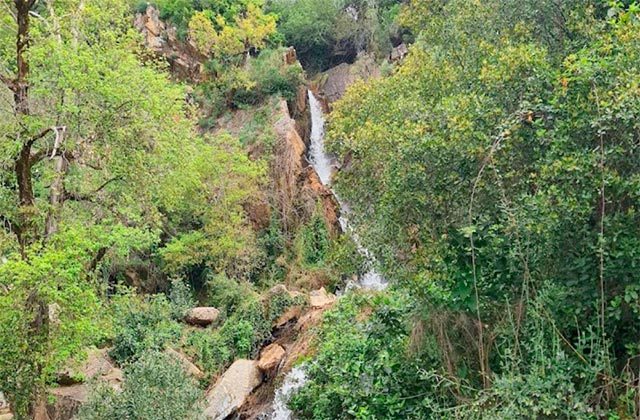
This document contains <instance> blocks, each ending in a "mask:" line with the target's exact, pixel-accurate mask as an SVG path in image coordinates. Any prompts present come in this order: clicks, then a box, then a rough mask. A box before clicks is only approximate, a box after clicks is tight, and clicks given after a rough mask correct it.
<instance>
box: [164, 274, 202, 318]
mask: <svg viewBox="0 0 640 420" xmlns="http://www.w3.org/2000/svg"><path fill="white" fill-rule="evenodd" d="M169 301H170V302H171V315H172V316H173V318H174V319H176V320H181V319H183V318H184V317H185V315H186V314H187V312H188V311H189V309H191V308H193V307H194V306H195V305H196V300H195V299H194V298H193V292H192V290H191V288H190V287H189V285H188V284H187V283H186V282H185V281H184V280H183V279H180V278H174V279H172V280H171V290H170V291H169Z"/></svg>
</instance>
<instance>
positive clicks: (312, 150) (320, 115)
mask: <svg viewBox="0 0 640 420" xmlns="http://www.w3.org/2000/svg"><path fill="white" fill-rule="evenodd" d="M308 94H309V109H310V111H311V141H310V143H311V144H310V146H309V163H311V166H312V167H313V169H315V170H316V173H317V174H318V177H319V178H320V182H322V184H323V185H326V186H327V187H329V188H331V176H332V175H333V172H334V170H335V167H336V160H335V159H334V158H333V157H332V156H330V155H329V154H328V153H327V152H326V151H325V149H324V123H325V119H324V112H323V111H322V104H321V103H320V101H318V99H317V98H316V97H315V95H314V94H313V92H311V91H309V93H308ZM331 192H332V193H333V196H334V197H335V198H336V201H337V202H338V205H339V206H340V218H339V219H338V221H339V222H340V227H341V228H342V231H343V232H345V233H346V234H347V235H349V236H350V237H351V239H352V240H353V242H355V244H356V246H357V247H358V251H359V252H360V254H362V255H363V256H364V257H365V260H366V261H367V265H368V271H367V272H366V273H365V274H363V275H362V276H360V278H359V279H358V284H357V285H355V286H356V287H361V288H363V289H368V290H383V289H384V288H386V287H387V282H386V281H385V279H384V277H382V275H381V274H380V273H378V272H377V271H376V269H375V266H376V265H377V261H376V259H375V256H374V255H373V254H372V253H371V252H370V251H369V250H368V249H367V248H365V247H364V246H363V245H362V242H361V241H360V237H359V236H358V234H357V233H356V231H355V229H354V228H353V226H351V225H350V224H349V219H348V216H349V213H350V212H351V210H350V208H349V205H348V204H347V203H345V202H344V201H342V200H341V199H340V197H339V196H338V194H337V193H336V192H335V191H334V190H333V189H331Z"/></svg>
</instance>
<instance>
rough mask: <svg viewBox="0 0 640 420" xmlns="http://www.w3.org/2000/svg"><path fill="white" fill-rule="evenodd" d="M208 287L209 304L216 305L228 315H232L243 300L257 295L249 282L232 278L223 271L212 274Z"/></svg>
mask: <svg viewBox="0 0 640 420" xmlns="http://www.w3.org/2000/svg"><path fill="white" fill-rule="evenodd" d="M206 288H207V302H208V304H209V305H211V306H215V307H216V308H218V309H219V310H220V311H222V312H223V313H224V314H225V315H227V316H230V315H232V314H233V313H234V312H236V310H237V309H238V308H239V307H240V306H241V305H242V304H243V302H246V301H248V300H250V299H251V298H252V297H253V296H254V295H255V292H254V291H253V290H252V289H251V285H250V284H249V283H247V282H246V281H237V280H234V279H231V278H229V277H227V276H226V275H225V274H223V273H220V274H215V275H213V276H211V277H210V278H209V280H208V281H207V284H206Z"/></svg>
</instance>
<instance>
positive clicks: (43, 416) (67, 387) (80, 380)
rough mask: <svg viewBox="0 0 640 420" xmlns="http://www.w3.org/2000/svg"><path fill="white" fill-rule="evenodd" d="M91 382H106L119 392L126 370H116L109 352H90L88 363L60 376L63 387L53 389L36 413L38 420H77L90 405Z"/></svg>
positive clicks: (72, 368)
mask: <svg viewBox="0 0 640 420" xmlns="http://www.w3.org/2000/svg"><path fill="white" fill-rule="evenodd" d="M89 380H97V381H102V382H104V383H106V384H108V385H109V386H111V387H112V388H113V389H115V390H120V389H121V388H122V382H123V381H124V377H123V374H122V370H120V369H118V368H117V367H115V365H114V364H113V363H112V361H111V359H109V356H108V355H107V349H92V350H89V352H88V356H87V359H86V360H85V361H84V362H82V363H80V364H75V365H70V366H67V367H66V368H65V369H64V370H62V371H61V372H59V373H58V382H59V383H60V384H62V386H57V387H51V388H49V389H48V391H47V398H46V400H44V401H43V402H42V403H41V404H39V405H38V407H37V409H36V415H35V418H36V419H37V420H70V419H73V418H75V416H76V414H77V413H78V409H79V408H80V406H81V405H82V404H83V403H85V402H86V401H87V394H88V393H89V387H88V385H87V384H86V382H87V381H89Z"/></svg>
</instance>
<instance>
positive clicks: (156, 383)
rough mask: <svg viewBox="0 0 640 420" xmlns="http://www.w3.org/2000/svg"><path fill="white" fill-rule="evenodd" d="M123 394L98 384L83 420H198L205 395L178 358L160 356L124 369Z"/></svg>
mask: <svg viewBox="0 0 640 420" xmlns="http://www.w3.org/2000/svg"><path fill="white" fill-rule="evenodd" d="M124 378H125V380H124V383H123V385H122V391H120V392H117V391H114V390H113V389H112V388H111V387H109V386H108V385H105V384H95V388H93V389H92V391H91V393H90V394H89V401H88V402H87V403H86V404H85V405H83V406H82V408H81V410H80V414H79V416H78V417H79V418H80V419H83V420H111V419H131V420H156V419H158V420H160V419H166V420H172V419H195V418H199V416H200V414H201V411H202V409H201V407H200V406H199V405H198V403H199V401H200V400H201V398H202V396H203V395H202V394H203V393H202V391H201V390H200V389H198V387H197V384H196V383H195V381H194V380H193V379H192V378H191V377H189V376H188V374H187V373H186V372H185V370H184V368H183V367H182V365H181V364H180V362H178V361H177V360H176V359H175V358H173V357H171V356H170V355H168V354H165V353H161V352H155V351H152V352H149V353H146V354H144V355H142V356H141V357H140V358H139V359H138V360H136V361H135V362H134V363H132V364H131V365H129V366H127V367H126V368H125V369H124Z"/></svg>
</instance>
